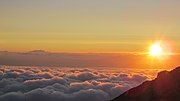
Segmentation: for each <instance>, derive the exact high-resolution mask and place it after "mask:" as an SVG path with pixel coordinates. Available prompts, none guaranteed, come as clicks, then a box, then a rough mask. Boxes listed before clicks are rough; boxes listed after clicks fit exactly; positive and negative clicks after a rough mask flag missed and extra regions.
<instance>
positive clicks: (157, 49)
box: [149, 42, 163, 57]
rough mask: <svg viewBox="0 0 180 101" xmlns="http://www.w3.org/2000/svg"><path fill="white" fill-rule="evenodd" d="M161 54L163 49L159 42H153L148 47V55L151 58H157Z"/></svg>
mask: <svg viewBox="0 0 180 101" xmlns="http://www.w3.org/2000/svg"><path fill="white" fill-rule="evenodd" d="M162 54H163V48H162V46H161V43H160V42H155V43H153V44H152V45H151V46H150V49H149V55H150V56H153V57H159V56H161V55H162Z"/></svg>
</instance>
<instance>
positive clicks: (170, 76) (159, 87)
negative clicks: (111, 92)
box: [112, 67, 180, 101]
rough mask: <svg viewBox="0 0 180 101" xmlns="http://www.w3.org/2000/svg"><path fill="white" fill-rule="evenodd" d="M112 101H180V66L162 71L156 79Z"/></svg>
mask: <svg viewBox="0 0 180 101" xmlns="http://www.w3.org/2000/svg"><path fill="white" fill-rule="evenodd" d="M112 101H180V67H177V68H175V69H174V70H172V71H162V72H160V73H158V76H157V78H156V79H154V80H152V81H145V82H144V83H142V84H141V85H139V86H137V87H135V88H132V89H130V90H128V91H126V92H125V93H123V94H122V95H120V96H118V97H117V98H115V99H113V100H112Z"/></svg>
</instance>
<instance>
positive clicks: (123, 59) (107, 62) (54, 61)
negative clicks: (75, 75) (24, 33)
mask: <svg viewBox="0 0 180 101" xmlns="http://www.w3.org/2000/svg"><path fill="white" fill-rule="evenodd" d="M179 60H180V55H173V56H171V58H170V59H169V60H167V61H168V62H167V63H166V64H162V63H161V62H159V63H158V61H156V63H157V64H156V65H155V66H156V67H165V68H168V67H173V66H177V65H178V64H179ZM149 62H151V61H150V60H149V59H147V54H137V53H136V54H135V53H53V52H48V51H44V50H34V51H29V52H8V51H0V65H12V66H14V65H15V66H56V67H85V68H88V67H108V68H110V67H118V68H121V67H122V68H139V67H141V68H143V67H145V66H146V67H145V68H147V67H152V65H151V64H150V63H149Z"/></svg>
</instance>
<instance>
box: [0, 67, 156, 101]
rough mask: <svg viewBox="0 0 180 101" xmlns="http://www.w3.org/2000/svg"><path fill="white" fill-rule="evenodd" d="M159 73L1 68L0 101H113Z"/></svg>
mask: <svg viewBox="0 0 180 101" xmlns="http://www.w3.org/2000/svg"><path fill="white" fill-rule="evenodd" d="M157 72H158V70H140V69H139V70H137V69H111V68H103V69H102V68H94V69H85V68H60V67H23V66H21V67H20V66H1V67H0V101H109V100H110V99H113V98H115V97H117V96H118V95H120V94H122V93H123V92H125V91H126V90H128V89H130V88H132V87H135V86H137V85H139V84H141V83H142V82H144V81H145V80H148V79H152V78H154V77H155V75H156V73H157Z"/></svg>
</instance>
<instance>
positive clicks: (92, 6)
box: [0, 0, 180, 53]
mask: <svg viewBox="0 0 180 101" xmlns="http://www.w3.org/2000/svg"><path fill="white" fill-rule="evenodd" d="M179 4H180V2H179V1H178V0H173V1H169V0H159V1H155V0H153V1H144V0H140V2H139V3H137V2H136V1H132V0H125V1H109V0H98V1H84V0H78V1H74V0H68V1H67V0H60V1H57V0H45V1H43V2H42V1H35V0H31V1H28V0H18V1H15V0H14V1H7V0H1V1H0V13H1V16H0V22H1V23H0V50H7V51H21V52H23V51H30V50H37V49H41V50H47V51H53V52H147V50H148V48H149V44H150V43H151V42H153V41H155V40H157V39H158V40H159V39H165V40H168V42H169V41H170V43H172V46H173V52H174V53H179V52H180V41H179V38H180V34H179V33H180V30H179V26H180V24H179V17H180V13H179V10H180V8H179Z"/></svg>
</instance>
